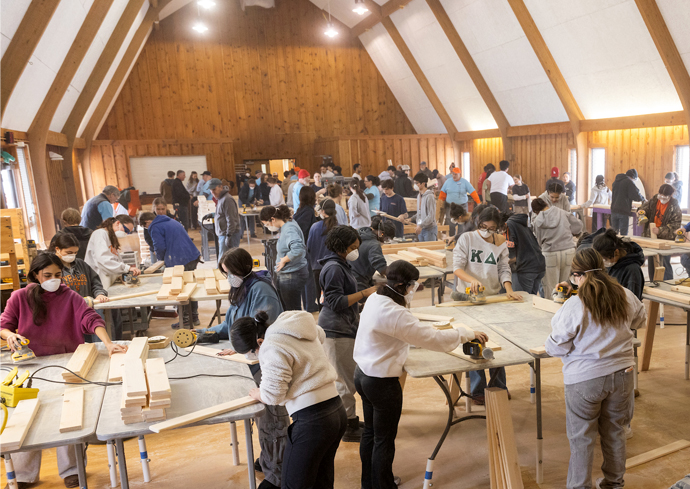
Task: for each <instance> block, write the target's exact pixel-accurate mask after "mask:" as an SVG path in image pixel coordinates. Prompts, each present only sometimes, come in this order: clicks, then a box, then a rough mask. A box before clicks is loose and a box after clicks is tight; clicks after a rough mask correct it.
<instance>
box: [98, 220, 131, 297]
mask: <svg viewBox="0 0 690 489" xmlns="http://www.w3.org/2000/svg"><path fill="white" fill-rule="evenodd" d="M125 230H127V231H125ZM133 230H134V221H133V220H132V218H131V217H129V216H118V218H117V219H116V218H114V217H110V218H108V219H106V220H105V221H103V222H102V223H101V225H100V226H98V229H96V230H95V231H94V232H93V234H92V235H91V239H90V240H89V246H88V247H87V248H86V259H85V260H84V261H85V262H86V263H87V264H88V265H89V266H90V267H91V268H93V269H94V271H95V272H96V273H97V274H98V276H99V277H100V279H101V283H102V284H103V287H105V289H108V288H109V287H110V285H111V284H112V283H113V282H114V281H115V280H116V279H117V278H118V277H119V276H120V275H122V274H123V273H127V272H132V274H133V275H134V276H135V277H136V276H137V275H139V274H140V273H141V271H140V270H139V269H138V268H137V267H135V266H134V265H131V266H130V265H127V264H126V263H125V262H123V261H122V258H121V257H120V255H119V254H118V252H119V250H120V242H119V240H118V238H124V237H125V236H127V234H128V232H129V233H131V232H132V231H133Z"/></svg>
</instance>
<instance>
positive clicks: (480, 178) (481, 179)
mask: <svg viewBox="0 0 690 489" xmlns="http://www.w3.org/2000/svg"><path fill="white" fill-rule="evenodd" d="M484 180H486V172H485V171H483V172H482V174H481V175H480V176H479V181H478V182H477V188H478V189H479V191H480V192H481V191H482V184H483V183H484Z"/></svg>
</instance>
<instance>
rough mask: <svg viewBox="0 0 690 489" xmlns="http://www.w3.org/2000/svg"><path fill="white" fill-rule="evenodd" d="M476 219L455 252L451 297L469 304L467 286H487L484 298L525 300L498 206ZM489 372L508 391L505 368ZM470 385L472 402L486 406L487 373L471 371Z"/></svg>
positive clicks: (485, 210) (478, 215) (476, 288)
mask: <svg viewBox="0 0 690 489" xmlns="http://www.w3.org/2000/svg"><path fill="white" fill-rule="evenodd" d="M477 207H481V206H477ZM473 215H474V212H473ZM474 220H475V223H476V225H477V231H472V232H466V233H464V234H463V235H462V236H460V238H459V239H458V244H457V245H456V246H455V249H454V250H453V274H454V275H455V277H457V280H456V286H455V292H453V293H452V294H451V298H452V299H453V300H464V301H467V300H469V296H468V295H466V294H465V290H466V289H467V288H468V287H469V288H470V289H471V291H472V293H474V294H476V293H478V292H479V288H480V287H484V294H485V295H496V294H499V293H501V291H502V290H505V292H506V296H507V297H508V298H509V299H511V300H514V301H522V296H521V295H520V294H518V293H516V292H515V291H514V290H513V284H512V277H511V272H510V264H509V258H508V244H507V242H506V238H505V236H503V235H502V234H498V232H497V231H498V230H499V229H500V228H501V227H502V226H503V222H502V219H501V214H500V213H499V212H498V209H497V208H496V207H494V206H492V205H486V204H485V207H484V208H483V209H481V210H480V211H478V214H477V216H476V218H475V219H474ZM490 373H491V376H492V377H495V379H496V385H497V387H500V388H502V389H506V390H507V383H506V371H505V368H503V367H501V368H499V369H491V370H490ZM470 382H471V388H472V399H473V402H474V403H475V404H479V405H482V404H484V389H485V388H486V374H485V373H484V371H483V370H480V371H477V372H470Z"/></svg>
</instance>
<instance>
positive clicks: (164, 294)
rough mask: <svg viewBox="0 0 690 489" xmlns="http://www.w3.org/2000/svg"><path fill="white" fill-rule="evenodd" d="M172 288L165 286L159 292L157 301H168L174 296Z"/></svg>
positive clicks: (168, 285) (169, 285)
mask: <svg viewBox="0 0 690 489" xmlns="http://www.w3.org/2000/svg"><path fill="white" fill-rule="evenodd" d="M171 287H172V285H171V284H165V285H163V286H162V287H161V289H160V290H159V291H158V295H157V296H156V299H158V300H159V301H167V300H168V298H169V297H170V296H171V295H172V292H170V288H171Z"/></svg>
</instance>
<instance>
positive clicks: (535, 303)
mask: <svg viewBox="0 0 690 489" xmlns="http://www.w3.org/2000/svg"><path fill="white" fill-rule="evenodd" d="M562 306H563V304H559V303H558V302H554V301H552V300H549V299H544V298H542V297H537V296H536V295H535V296H534V297H533V298H532V307H534V308H535V309H540V310H542V311H546V312H550V313H553V314H556V312H558V310H559V309H560V308H561V307H562Z"/></svg>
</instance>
